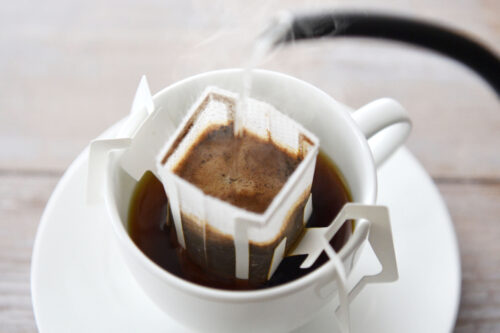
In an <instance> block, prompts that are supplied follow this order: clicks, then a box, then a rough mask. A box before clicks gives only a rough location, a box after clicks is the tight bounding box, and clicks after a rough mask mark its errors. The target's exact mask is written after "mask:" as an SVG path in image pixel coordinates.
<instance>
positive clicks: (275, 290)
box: [104, 68, 377, 302]
mask: <svg viewBox="0 0 500 333" xmlns="http://www.w3.org/2000/svg"><path fill="white" fill-rule="evenodd" d="M244 71H245V69H242V68H230V69H221V70H214V71H209V72H204V73H200V74H196V75H193V76H190V77H187V78H185V79H182V80H180V81H177V82H175V83H173V84H171V85H169V86H167V87H165V88H163V89H162V90H160V91H159V92H157V93H156V94H154V96H153V101H156V100H158V99H159V98H160V96H162V95H163V94H165V93H166V92H168V91H170V90H174V89H178V88H179V87H181V86H183V85H186V84H189V83H191V82H193V81H198V80H200V79H202V78H205V77H208V76H216V75H228V74H235V73H243V72H244ZM253 75H263V76H271V77H274V78H278V79H284V80H289V81H292V82H294V84H299V85H302V86H303V87H304V88H307V89H311V90H314V91H316V93H317V94H320V95H322V96H323V97H325V98H326V99H327V100H328V103H330V104H334V105H335V106H336V108H335V110H337V111H338V112H340V113H342V114H343V117H344V118H345V120H346V121H347V123H350V125H351V126H350V127H351V129H352V130H353V132H354V135H355V136H356V138H357V140H358V141H359V143H360V147H362V149H363V150H364V153H362V154H361V155H362V156H365V157H366V158H365V161H364V162H367V163H369V164H365V165H368V167H367V171H368V172H367V176H368V179H371V180H372V181H371V186H368V187H367V190H366V191H365V192H366V195H365V198H364V200H361V201H357V202H361V203H365V204H374V203H375V202H376V194H377V178H376V168H375V163H374V161H373V157H372V154H371V151H370V148H369V146H368V142H367V140H366V138H365V136H364V135H363V133H362V132H361V130H360V129H359V128H358V127H357V125H356V123H355V122H354V120H353V119H352V117H351V116H350V115H349V113H348V111H347V109H348V107H346V106H345V105H343V104H341V103H340V102H338V101H336V100H335V99H333V98H332V97H331V96H330V95H328V94H327V93H325V92H324V91H322V90H321V89H319V88H317V87H315V86H314V85H312V84H310V83H308V82H305V81H303V80H300V79H298V78H295V77H293V76H290V75H287V74H283V73H280V72H275V71H270V70H264V69H254V73H253ZM110 159H111V162H110V163H108V166H107V170H106V171H105V172H106V175H105V179H106V180H105V186H104V190H105V193H104V202H105V206H106V210H107V211H108V215H109V217H110V222H111V224H112V226H113V230H114V233H115V234H116V235H117V237H118V240H119V241H120V243H121V245H123V246H124V248H126V249H127V252H128V253H129V254H130V255H132V257H133V258H134V261H135V262H137V263H139V264H140V265H141V266H142V267H143V268H144V269H146V270H147V271H150V272H152V273H153V274H154V275H155V276H156V278H158V279H160V280H162V281H163V282H166V283H168V284H171V285H173V286H174V287H176V288H178V289H181V290H182V291H185V292H188V293H190V294H192V295H196V296H198V297H203V298H207V299H215V300H224V301H231V302H248V301H257V300H258V301H261V300H263V299H273V298H277V297H280V296H283V295H285V294H290V293H293V292H294V291H297V290H301V289H304V288H306V287H307V286H309V285H311V284H312V283H313V282H314V281H315V280H317V279H319V278H320V277H321V276H323V275H325V274H327V273H328V271H330V270H331V268H329V265H326V264H325V265H322V266H321V267H319V268H317V269H316V270H314V271H312V272H310V273H308V274H306V275H305V276H303V277H300V278H298V279H296V280H293V281H290V282H287V283H284V284H281V285H278V286H273V287H269V288H265V289H258V290H225V289H217V288H212V287H207V286H203V285H199V284H196V283H194V282H190V281H187V280H185V279H183V278H181V277H178V276H176V275H174V274H172V273H170V272H168V271H167V270H165V269H163V268H162V267H160V266H158V265H157V264H156V263H155V262H153V261H152V260H151V259H149V258H148V257H147V256H146V255H145V254H144V253H143V252H142V251H141V250H140V249H139V248H138V247H137V245H136V244H135V243H134V242H133V241H132V239H131V238H130V236H129V234H128V232H127V230H126V228H125V226H124V224H123V223H122V221H121V218H120V215H119V213H118V209H117V205H116V201H115V197H114V195H113V184H112V182H113V177H112V176H111V175H112V173H113V169H114V165H115V164H116V159H115V160H113V158H112V156H111V155H110ZM367 185H370V184H367ZM359 229H360V228H357V229H356V230H359ZM356 230H355V231H354V233H353V235H351V237H353V236H354V235H355V234H356ZM355 249H356V247H355V246H353V247H352V248H348V249H346V248H343V250H341V251H340V252H339V255H340V256H341V259H342V260H345V258H347V257H348V256H349V255H351V254H352V253H353V252H354V251H355Z"/></svg>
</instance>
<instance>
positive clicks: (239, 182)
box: [174, 124, 302, 213]
mask: <svg viewBox="0 0 500 333" xmlns="http://www.w3.org/2000/svg"><path fill="white" fill-rule="evenodd" d="M301 160H302V157H301V156H299V157H294V156H291V155H289V154H288V153H287V152H285V151H283V150H282V149H280V148H279V147H278V146H276V145H274V144H273V143H271V142H267V141H264V140H262V139H260V138H258V137H256V136H254V135H251V134H248V133H243V135H241V136H234V134H233V125H232V124H231V125H228V126H220V127H218V128H215V129H212V130H210V129H209V130H207V131H206V132H205V134H204V135H202V136H201V138H200V139H199V141H198V142H197V143H196V144H194V145H193V148H191V149H190V151H188V152H187V153H186V157H185V158H184V159H183V160H182V161H181V163H179V165H177V166H176V167H175V169H174V172H175V173H176V174H177V175H179V176H180V177H182V178H184V179H185V180H187V181H188V182H190V183H191V184H193V185H196V186H197V187H198V188H199V189H201V190H202V191H203V192H204V193H205V194H207V195H211V196H213V197H217V198H219V199H221V200H224V201H226V202H229V203H230V204H232V205H234V206H237V207H240V208H244V209H246V210H249V211H252V212H255V213H263V212H265V210H266V209H267V207H268V206H269V204H270V203H271V201H272V200H273V198H274V197H275V196H276V195H277V194H278V192H279V191H280V190H281V188H282V187H283V185H284V184H285V183H286V181H287V179H288V177H289V176H290V175H291V174H292V173H293V171H294V170H295V169H296V168H297V165H298V164H299V163H300V161H301Z"/></svg>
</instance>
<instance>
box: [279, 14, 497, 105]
mask: <svg viewBox="0 0 500 333" xmlns="http://www.w3.org/2000/svg"><path fill="white" fill-rule="evenodd" d="M291 27H292V28H291V31H288V33H287V35H286V37H285V41H291V40H300V39H310V38H319V37H373V38H382V39H390V40H395V41H400V42H405V43H409V44H413V45H418V46H421V47H424V48H427V49H430V50H433V51H436V52H438V53H441V54H443V55H445V56H448V57H450V58H453V59H455V60H457V61H459V62H461V63H463V64H465V65H467V66H468V67H469V68H471V69H472V70H474V71H475V72H476V73H478V74H479V75H480V76H482V77H483V78H484V79H485V80H486V82H488V83H489V84H490V85H491V86H492V87H493V89H494V90H495V92H496V93H497V96H498V97H500V60H499V58H498V57H497V56H496V55H495V54H494V53H493V52H492V51H490V50H489V49H488V48H486V47H485V46H483V45H481V44H480V43H478V42H477V41H475V40H473V39H472V38H470V37H466V36H464V35H462V34H459V33H457V32H454V31H453V30H451V29H449V28H446V27H443V26H439V25H436V24H432V23H427V22H422V21H419V20H415V19H411V18H406V17H401V16H394V15H387V14H377V13H371V12H329V13H318V14H309V15H302V16H294V17H293V18H292V25H291Z"/></svg>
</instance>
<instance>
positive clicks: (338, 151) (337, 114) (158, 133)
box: [102, 69, 411, 332]
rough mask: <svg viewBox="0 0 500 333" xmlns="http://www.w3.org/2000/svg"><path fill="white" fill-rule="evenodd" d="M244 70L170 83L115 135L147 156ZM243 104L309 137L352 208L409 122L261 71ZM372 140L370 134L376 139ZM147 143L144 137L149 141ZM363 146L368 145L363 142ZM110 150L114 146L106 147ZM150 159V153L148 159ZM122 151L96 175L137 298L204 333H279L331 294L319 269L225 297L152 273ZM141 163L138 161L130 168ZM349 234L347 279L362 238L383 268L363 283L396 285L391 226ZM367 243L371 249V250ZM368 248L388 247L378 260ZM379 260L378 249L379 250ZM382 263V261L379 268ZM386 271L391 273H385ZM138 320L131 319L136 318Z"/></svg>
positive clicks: (324, 269)
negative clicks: (276, 115) (268, 107)
mask: <svg viewBox="0 0 500 333" xmlns="http://www.w3.org/2000/svg"><path fill="white" fill-rule="evenodd" d="M242 76H243V70H239V69H231V70H220V71H214V72H209V73H204V74H199V75H196V76H193V77H190V78H187V79H185V80H182V81H180V82H177V83H175V84H173V85H171V86H169V87H167V88H165V89H163V90H162V91H160V92H159V93H157V94H156V95H155V96H154V97H153V100H154V109H155V111H154V113H153V114H151V116H150V117H148V118H147V119H146V120H145V121H144V119H142V116H137V115H131V116H130V117H129V120H128V121H126V122H125V125H124V127H123V128H122V130H121V132H120V133H121V135H124V136H128V137H132V139H131V140H130V142H128V143H127V144H130V145H132V146H134V145H140V146H141V149H145V150H147V152H146V155H148V154H149V155H148V156H151V158H154V156H155V154H156V153H157V152H158V150H159V149H160V147H161V145H162V144H163V143H164V142H165V140H166V138H167V137H168V136H169V135H170V134H171V130H172V128H170V129H165V127H163V128H162V127H161V126H162V125H161V124H165V123H171V124H172V125H174V126H175V125H176V124H179V123H180V121H181V120H182V117H183V115H184V114H185V112H186V111H187V110H188V108H189V107H190V105H191V104H192V103H193V102H194V100H195V99H196V97H197V96H199V94H201V93H202V91H203V89H205V87H207V86H210V85H213V86H218V87H220V88H223V89H227V90H232V91H236V92H238V91H241V89H242V85H243V80H242ZM252 87H253V88H252V93H251V95H252V97H253V98H255V99H259V100H262V101H265V102H267V103H270V104H272V105H273V106H275V107H276V108H278V109H279V110H280V111H282V112H284V113H286V114H287V115H289V116H290V117H292V118H294V119H295V120H297V121H298V122H300V123H301V124H302V125H303V126H304V127H306V128H307V129H309V130H310V131H312V132H313V133H315V134H316V135H317V136H318V137H319V139H320V143H321V149H322V150H323V151H324V152H325V153H326V154H327V155H328V156H329V157H330V158H331V159H332V160H333V161H334V163H335V164H336V166H337V167H338V169H339V170H340V172H341V173H342V175H343V176H344V178H345V180H346V183H347V186H348V188H349V190H350V192H351V195H352V198H353V201H354V202H356V203H362V204H375V203H376V194H377V179H376V166H377V165H379V164H380V163H381V162H383V161H384V160H385V159H386V158H388V157H389V156H390V155H391V154H392V153H393V152H394V151H395V150H396V149H397V148H398V147H399V146H400V145H401V144H402V143H403V142H404V140H405V139H406V137H407V136H408V134H409V132H410V128H411V122H410V120H409V117H408V115H407V113H406V111H405V110H404V109H403V108H402V107H401V105H400V104H399V103H397V102H396V101H394V100H391V99H387V98H384V99H380V100H376V101H374V102H372V103H370V104H368V105H366V106H364V107H362V108H361V109H359V110H357V111H354V112H352V113H351V109H350V108H348V107H346V106H345V105H343V104H341V103H339V102H337V101H335V100H333V99H332V98H331V97H330V96H328V95H327V94H325V93H324V92H323V91H321V90H319V89H318V88H316V87H314V86H312V85H310V84H308V83H306V82H303V81H301V80H298V79H296V78H293V77H290V76H287V75H284V74H281V73H276V72H271V71H265V70H256V71H254V72H253V74H252ZM145 131H149V132H150V133H154V135H153V137H154V140H152V141H151V140H150V142H141V132H142V133H144V132H145ZM375 134H378V135H375ZM149 138H151V136H149ZM367 138H371V140H370V142H368V141H367ZM110 147H112V148H119V147H113V145H112V144H111V145H110ZM148 152H149V153H148ZM122 154H123V150H120V149H115V150H111V151H110V153H109V154H108V155H107V158H108V159H107V164H106V167H105V170H104V174H103V175H102V177H104V180H105V181H104V183H103V187H104V188H103V196H104V204H105V205H106V207H107V210H108V213H109V220H110V222H111V224H112V226H113V230H114V236H115V238H116V240H117V243H118V247H119V249H120V253H121V254H122V256H123V258H124V259H125V262H126V263H127V266H128V268H129V270H130V272H131V273H132V275H133V276H134V277H135V279H136V281H137V283H138V284H139V285H140V286H141V287H142V289H143V290H144V292H145V293H146V294H147V295H148V296H149V297H150V298H151V299H152V300H153V301H154V302H155V303H156V304H157V305H158V307H159V308H160V309H162V310H163V311H164V312H165V313H166V314H167V315H169V316H170V317H172V318H173V319H175V320H176V321H178V322H180V323H181V324H182V325H185V326H187V327H190V328H193V329H195V330H198V331H203V332H287V331H290V330H292V329H294V328H296V327H299V326H300V325H302V324H304V323H306V322H307V321H309V320H311V318H312V317H313V316H314V314H315V313H317V312H318V311H319V310H320V309H321V308H323V307H324V306H325V305H327V304H328V303H329V302H331V301H332V299H333V298H334V296H335V295H336V292H335V291H336V284H335V281H333V277H332V276H333V274H332V268H331V267H332V266H330V265H323V266H321V267H320V268H318V269H317V270H315V271H313V272H311V273H310V274H307V275H306V276H304V277H301V278H299V279H297V280H295V281H292V282H289V283H286V284H283V285H279V286H275V287H271V288H268V289H263V290H255V291H227V290H219V289H213V288H208V287H204V286H200V285H197V284H194V283H191V282H188V281H186V280H183V279H181V278H179V277H177V276H175V275H173V274H171V273H169V272H167V271H165V270H164V269H162V268H161V267H159V266H157V265H156V264H155V263H154V262H152V261H151V260H150V259H149V258H148V257H146V256H145V255H144V254H143V253H142V252H141V250H140V249H139V248H138V247H137V246H136V245H135V244H134V243H133V241H132V240H131V238H130V237H129V235H128V233H127V227H126V225H127V214H128V206H129V202H130V197H131V194H132V190H133V187H134V185H135V180H134V179H133V178H131V177H130V176H129V175H128V174H127V173H125V172H124V171H123V170H122V169H121V168H120V167H119V165H118V161H119V160H120V158H121V157H122ZM136 162H137V163H139V164H140V163H141V161H136ZM357 223H358V224H357V225H356V228H355V230H354V233H353V235H351V237H350V239H349V240H348V242H347V244H346V245H345V246H344V247H343V248H342V250H341V251H340V252H339V256H340V257H341V259H342V261H343V262H344V264H345V266H346V272H347V273H349V272H350V270H351V268H352V267H351V266H352V265H355V264H356V259H357V255H358V254H359V252H360V251H359V250H360V248H361V247H362V245H363V244H364V243H366V240H368V239H369V240H370V243H371V244H372V247H373V248H374V250H375V252H376V254H377V255H378V258H379V260H380V261H381V264H382V272H381V273H380V274H379V275H377V276H378V277H380V279H378V280H377V278H376V277H375V278H373V277H372V279H367V280H366V281H364V283H361V284H358V285H357V287H358V290H356V292H353V295H355V294H357V293H358V292H359V289H360V288H359V287H363V286H364V285H365V284H366V282H380V281H389V280H391V279H392V280H393V279H395V278H396V277H397V273H396V275H395V273H394V268H395V262H394V260H395V259H394V253H393V247H392V236H391V234H390V228H388V229H387V230H382V231H381V232H376V233H375V232H372V234H373V235H377V236H373V237H368V235H369V234H370V228H371V224H370V222H369V221H366V220H361V221H358V222H357ZM375 245H376V246H375ZM377 248H381V249H388V248H389V249H391V250H392V253H390V255H387V256H386V257H385V258H386V259H384V255H385V254H384V253H377ZM382 252H383V251H382ZM384 261H385V262H384ZM389 270H392V271H391V272H389V273H388V271H389ZM139 315H140V314H139Z"/></svg>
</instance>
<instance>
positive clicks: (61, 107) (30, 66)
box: [0, 0, 500, 332]
mask: <svg viewBox="0 0 500 333" xmlns="http://www.w3.org/2000/svg"><path fill="white" fill-rule="evenodd" d="M328 6H331V7H333V8H353V7H355V8H379V9H384V10H391V11H397V12H401V13H405V14H409V15H415V16H418V17H423V18H428V19H434V20H437V21H439V22H441V23H444V24H449V25H452V26H455V27H457V28H459V29H461V30H464V31H467V32H469V33H470V34H472V35H475V36H478V37H480V39H482V40H483V41H484V43H486V44H487V45H489V46H490V47H491V48H492V49H494V50H495V51H496V52H497V53H498V54H500V2H499V1H496V0H460V1H433V0H418V1H417V0H415V1H409V0H405V1H403V0H401V1H396V0H390V1H389V0H386V1H383V0H380V1H370V2H367V1H347V0H346V1H307V2H304V1H299V0H297V1H285V0H276V1H264V0H259V1H229V0H228V1H220V0H219V1H217V0H215V1H202V0H198V1H180V0H179V1H168V0H167V1H155V0H146V1H118V0H111V1H105V2H104V1H97V0H89V1H76V0H69V1H62V0H47V1H25V0H18V1H2V3H1V7H0V8H1V9H0V78H1V79H0V332H33V331H36V324H35V321H34V317H33V311H32V305H31V299H30V284H29V281H30V276H29V272H30V261H31V253H32V247H33V241H34V237H35V232H36V229H37V226H38V224H39V220H40V216H41V214H42V211H43V209H44V206H45V204H46V202H47V200H48V198H49V196H50V194H51V192H52V190H53V189H54V187H55V185H56V184H57V182H58V180H59V178H60V177H61V175H62V174H63V172H64V170H65V169H66V168H67V166H68V165H69V163H70V162H71V161H72V160H73V159H74V158H75V157H76V156H77V154H78V153H79V152H80V151H81V150H82V149H83V148H84V147H85V146H86V145H87V144H88V142H89V141H90V140H91V139H92V138H94V137H96V136H97V135H98V134H99V133H100V132H102V131H103V130H104V129H106V128H107V127H109V126H110V125H112V124H113V123H114V122H116V121H117V120H118V119H120V118H122V117H124V116H125V115H126V114H127V112H128V111H129V108H130V103H131V100H132V98H133V94H134V91H135V88H136V86H137V83H138V81H139V78H140V76H141V75H142V74H146V75H147V76H148V78H149V82H150V85H151V89H152V91H153V92H156V91H158V90H160V89H161V88H163V87H165V86H166V85H169V84H171V83H173V82H175V81H177V80H179V79H181V78H184V77H187V76H189V75H192V74H195V73H199V72H203V71H207V70H211V69H219V68H226V67H241V66H243V65H244V64H245V63H246V62H247V61H248V58H247V56H248V50H249V47H250V45H251V41H252V38H253V37H254V36H255V35H256V33H257V32H258V31H259V30H260V29H261V28H262V27H263V26H264V24H265V23H266V22H267V21H268V19H269V18H270V17H271V16H272V14H273V13H275V12H276V11H277V10H279V9H285V8H290V9H309V10H310V9H313V8H325V7H328ZM347 6H349V7H347ZM262 67H264V68H269V69H273V70H278V71H282V72H285V73H288V74H291V75H294V76H296V77H299V78H301V79H304V80H306V81H309V82H311V83H313V84H314V85H316V86H318V87H320V88H321V89H323V90H325V91H326V92H328V93H329V94H331V96H333V97H334V98H336V99H338V100H339V101H342V102H344V103H346V104H348V105H351V106H353V107H359V106H362V105H363V104H365V103H367V102H369V101H371V100H373V99H376V98H378V97H383V96H389V97H393V98H395V99H397V100H399V101H400V102H401V103H402V104H403V105H404V106H405V107H406V108H407V109H408V111H409V113H410V115H411V117H412V118H413V120H414V130H413V133H412V135H411V137H410V139H409V141H408V143H407V146H408V147H409V149H410V150H411V151H412V153H413V154H414V155H415V156H416V157H417V158H418V159H419V160H420V161H421V163H422V164H423V166H424V167H425V169H426V170H427V171H428V172H429V174H430V175H431V176H432V177H433V179H434V181H435V182H436V184H437V185H438V188H439V190H440V192H441V194H442V196H443V197H444V199H445V201H446V204H447V205H448V208H449V211H450V214H451V216H452V219H453V222H454V225H455V229H456V232H457V237H458V240H459V246H460V257H461V262H462V297H461V304H460V311H459V314H458V319H457V323H456V328H455V331H456V332H500V204H499V203H500V154H499V149H500V148H499V147H500V102H499V99H497V97H496V96H495V95H494V93H493V91H492V90H490V89H489V87H488V86H487V85H486V84H485V83H484V82H483V81H482V80H481V79H479V78H478V77H477V76H475V75H474V74H473V73H472V72H471V71H469V70H468V69H466V68H464V67H462V66H460V65H459V64H457V63H455V62H453V61H450V60H447V59H444V58H442V57H440V56H437V55H435V54H432V53H428V52H424V51H422V50H420V49H416V48H413V47H408V46H405V45H401V44H396V43H389V42H380V41H369V40H337V41H335V42H334V41H331V40H329V41H323V42H314V43H300V44H297V45H295V46H293V47H288V48H286V49H282V50H280V51H278V52H277V54H275V55H274V56H273V57H271V58H270V59H269V60H267V61H266V62H265V63H264V64H263V65H262ZM437 250H439V249H438V248H437ZM421 320H425V318H422V319H421Z"/></svg>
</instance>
